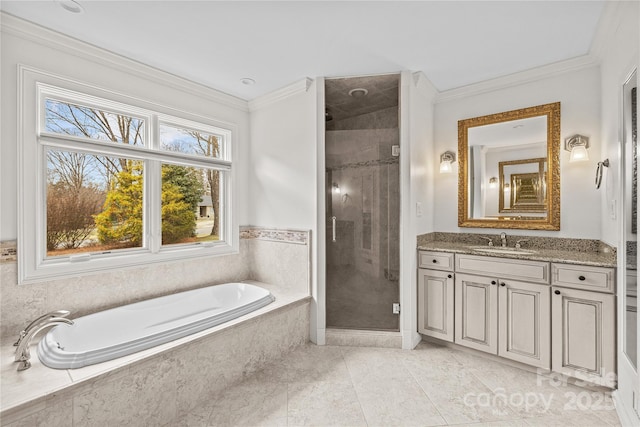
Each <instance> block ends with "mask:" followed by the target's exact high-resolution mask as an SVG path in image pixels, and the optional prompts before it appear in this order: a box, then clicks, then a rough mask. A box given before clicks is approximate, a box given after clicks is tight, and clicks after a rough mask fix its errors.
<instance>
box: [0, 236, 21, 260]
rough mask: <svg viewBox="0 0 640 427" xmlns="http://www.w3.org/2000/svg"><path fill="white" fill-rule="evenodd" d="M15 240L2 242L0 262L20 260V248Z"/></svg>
mask: <svg viewBox="0 0 640 427" xmlns="http://www.w3.org/2000/svg"><path fill="white" fill-rule="evenodd" d="M17 247H18V246H17V244H16V241H15V240H8V241H6V242H0V263H1V262H14V261H17V260H18V249H17Z"/></svg>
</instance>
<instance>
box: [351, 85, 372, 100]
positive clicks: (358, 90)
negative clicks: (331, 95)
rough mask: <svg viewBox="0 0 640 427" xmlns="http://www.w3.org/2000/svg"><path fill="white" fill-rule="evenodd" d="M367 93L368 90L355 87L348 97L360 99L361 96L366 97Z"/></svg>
mask: <svg viewBox="0 0 640 427" xmlns="http://www.w3.org/2000/svg"><path fill="white" fill-rule="evenodd" d="M368 93H369V91H368V90H366V89H364V88H361V87H357V88H355V89H351V90H350V91H349V96H352V97H354V98H362V97H363V96H367V94H368Z"/></svg>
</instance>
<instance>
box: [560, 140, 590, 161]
mask: <svg viewBox="0 0 640 427" xmlns="http://www.w3.org/2000/svg"><path fill="white" fill-rule="evenodd" d="M587 148H589V138H587V137H586V136H582V135H573V136H570V137H569V138H567V139H565V140H564V149H565V150H567V151H571V157H569V161H570V162H584V161H586V160H589V152H588V151H587Z"/></svg>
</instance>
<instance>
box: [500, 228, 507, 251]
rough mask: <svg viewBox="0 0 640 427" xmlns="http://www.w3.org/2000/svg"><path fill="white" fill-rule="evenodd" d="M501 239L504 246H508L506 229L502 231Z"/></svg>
mask: <svg viewBox="0 0 640 427" xmlns="http://www.w3.org/2000/svg"><path fill="white" fill-rule="evenodd" d="M500 241H501V242H502V247H503V248H506V247H507V233H505V232H504V231H503V232H502V233H500Z"/></svg>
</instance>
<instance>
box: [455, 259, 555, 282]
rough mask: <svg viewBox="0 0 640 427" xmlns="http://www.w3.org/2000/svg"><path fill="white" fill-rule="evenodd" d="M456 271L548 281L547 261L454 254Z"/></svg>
mask: <svg viewBox="0 0 640 427" xmlns="http://www.w3.org/2000/svg"><path fill="white" fill-rule="evenodd" d="M456 271H457V272H459V273H472V274H481V275H484V276H490V277H499V278H501V279H515V280H524V281H529V282H536V283H549V263H548V262H542V261H525V260H519V259H511V258H497V257H485V256H476V255H458V256H456Z"/></svg>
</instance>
